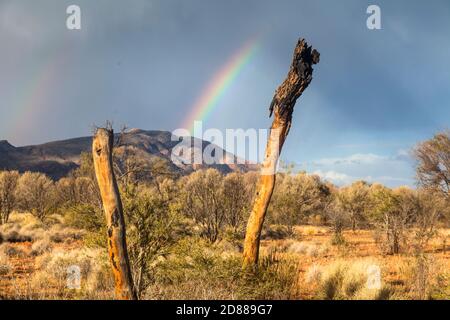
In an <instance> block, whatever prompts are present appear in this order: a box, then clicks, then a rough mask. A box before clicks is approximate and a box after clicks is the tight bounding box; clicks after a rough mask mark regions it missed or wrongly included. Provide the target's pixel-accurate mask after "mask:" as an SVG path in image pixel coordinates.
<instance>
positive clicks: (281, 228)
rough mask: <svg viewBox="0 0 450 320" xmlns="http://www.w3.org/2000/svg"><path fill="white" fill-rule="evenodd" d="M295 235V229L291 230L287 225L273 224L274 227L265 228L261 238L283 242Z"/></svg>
mask: <svg viewBox="0 0 450 320" xmlns="http://www.w3.org/2000/svg"><path fill="white" fill-rule="evenodd" d="M293 235H294V233H293V229H291V228H289V227H288V226H285V225H280V224H273V225H267V226H263V231H262V233H261V238H262V239H265V240H268V239H273V240H281V239H286V238H290V237H292V236H293Z"/></svg>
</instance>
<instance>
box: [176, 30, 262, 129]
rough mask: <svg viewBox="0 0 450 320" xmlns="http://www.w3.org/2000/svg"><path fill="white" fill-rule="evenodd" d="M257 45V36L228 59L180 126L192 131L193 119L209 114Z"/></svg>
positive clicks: (202, 117)
mask: <svg viewBox="0 0 450 320" xmlns="http://www.w3.org/2000/svg"><path fill="white" fill-rule="evenodd" d="M258 47H259V37H255V38H252V39H251V40H249V41H247V42H246V43H245V44H244V46H242V47H241V48H240V49H239V50H238V51H237V52H236V53H235V54H234V55H233V56H232V57H231V59H229V60H228V62H227V63H226V64H225V65H224V66H223V67H222V68H221V69H220V70H219V71H218V72H217V73H216V74H215V75H214V77H213V78H212V80H211V81H210V82H209V84H208V86H206V87H205V89H204V90H203V91H202V94H201V95H200V96H199V98H198V99H197V101H196V102H195V103H194V105H193V107H192V108H191V111H190V112H189V114H188V115H187V117H186V118H185V120H184V121H183V123H182V125H181V128H187V129H188V130H189V131H190V132H191V133H192V131H193V126H194V121H200V120H201V121H203V120H205V119H206V118H207V117H208V116H209V115H210V114H211V112H212V110H213V109H214V108H215V107H216V106H217V104H218V102H219V101H220V99H221V98H222V97H223V96H224V95H225V93H226V92H227V89H228V88H229V87H230V86H231V85H232V83H233V82H234V81H235V80H236V78H237V77H238V76H239V74H240V73H241V72H242V70H243V69H244V67H245V66H246V65H247V64H248V63H249V62H250V61H251V59H252V57H253V56H254V55H255V52H256V51H257V49H258Z"/></svg>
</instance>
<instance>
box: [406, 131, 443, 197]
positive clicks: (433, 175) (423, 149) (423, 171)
mask: <svg viewBox="0 0 450 320" xmlns="http://www.w3.org/2000/svg"><path fill="white" fill-rule="evenodd" d="M414 153H415V156H416V159H417V168H416V172H417V180H418V182H419V184H420V185H421V186H422V187H425V188H428V189H429V188H431V189H436V190H439V191H441V192H442V193H443V194H444V195H445V196H446V197H449V195H450V132H440V133H437V134H436V135H435V136H434V137H433V138H432V139H430V140H427V141H424V142H421V143H419V144H418V145H417V146H416V148H415V150H414Z"/></svg>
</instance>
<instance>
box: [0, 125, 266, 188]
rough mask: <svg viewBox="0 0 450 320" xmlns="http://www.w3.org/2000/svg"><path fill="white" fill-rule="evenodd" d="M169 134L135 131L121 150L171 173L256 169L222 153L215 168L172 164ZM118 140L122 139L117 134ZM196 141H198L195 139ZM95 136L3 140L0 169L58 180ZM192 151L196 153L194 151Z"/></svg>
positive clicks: (122, 141)
mask: <svg viewBox="0 0 450 320" xmlns="http://www.w3.org/2000/svg"><path fill="white" fill-rule="evenodd" d="M171 137H172V134H171V133H170V132H168V131H145V130H141V129H132V130H130V131H128V132H127V133H125V134H123V135H122V136H121V139H120V145H121V148H130V149H132V150H133V153H134V154H135V155H138V157H139V158H140V159H141V160H144V161H152V160H153V159H154V158H155V157H158V158H162V159H166V160H168V164H169V166H170V167H171V169H172V170H174V171H178V172H180V173H181V174H188V173H190V172H192V171H194V170H197V169H200V168H217V169H218V170H220V171H221V172H223V173H229V172H233V171H249V170H256V168H257V167H256V165H254V164H236V163H237V161H236V159H237V158H236V157H235V156H234V155H233V154H231V153H229V152H226V151H224V150H222V149H220V148H219V147H217V146H216V148H217V149H216V150H222V152H223V155H224V156H223V160H222V161H219V162H220V163H219V164H214V165H205V164H203V165H192V164H180V163H178V164H175V163H173V162H172V161H171V154H172V150H173V148H174V147H175V146H176V145H177V144H178V143H179V141H172V140H171ZM116 138H119V136H118V135H117V134H116ZM193 139H197V138H193ZM91 145H92V137H81V138H74V139H68V140H61V141H54V142H48V143H44V144H40V145H34V146H25V147H14V146H13V145H11V144H10V143H9V142H8V141H6V140H1V141H0V170H19V171H21V172H24V171H34V172H42V173H45V174H47V175H49V176H50V177H52V178H54V179H59V178H61V177H64V176H65V175H67V174H68V173H69V172H70V171H72V170H73V169H75V168H77V167H78V166H79V164H80V154H81V153H82V152H90V151H91ZM197 145H198V146H202V150H204V149H205V148H206V147H207V146H209V145H211V143H210V142H208V141H202V140H199V139H197ZM191 152H194V151H193V150H191Z"/></svg>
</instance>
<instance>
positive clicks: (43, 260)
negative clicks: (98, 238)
mask: <svg viewBox="0 0 450 320" xmlns="http://www.w3.org/2000/svg"><path fill="white" fill-rule="evenodd" d="M107 261H108V260H107V257H106V253H105V252H104V251H102V250H101V249H95V250H94V249H75V250H71V251H62V250H53V251H51V252H48V253H44V254H43V255H41V256H39V257H37V258H36V269H37V270H36V272H35V273H34V274H33V276H32V278H31V280H30V286H31V288H32V292H33V293H34V294H36V295H37V297H36V298H41V299H49V298H51V299H53V298H57V299H65V298H80V299H105V298H112V296H113V294H112V290H113V283H112V277H111V275H110V273H109V272H110V271H109V270H110V269H109V266H108V265H107ZM71 266H78V267H79V268H80V272H81V283H80V284H81V288H80V289H79V290H76V289H69V288H68V286H67V284H68V282H67V281H68V268H69V267H71Z"/></svg>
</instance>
